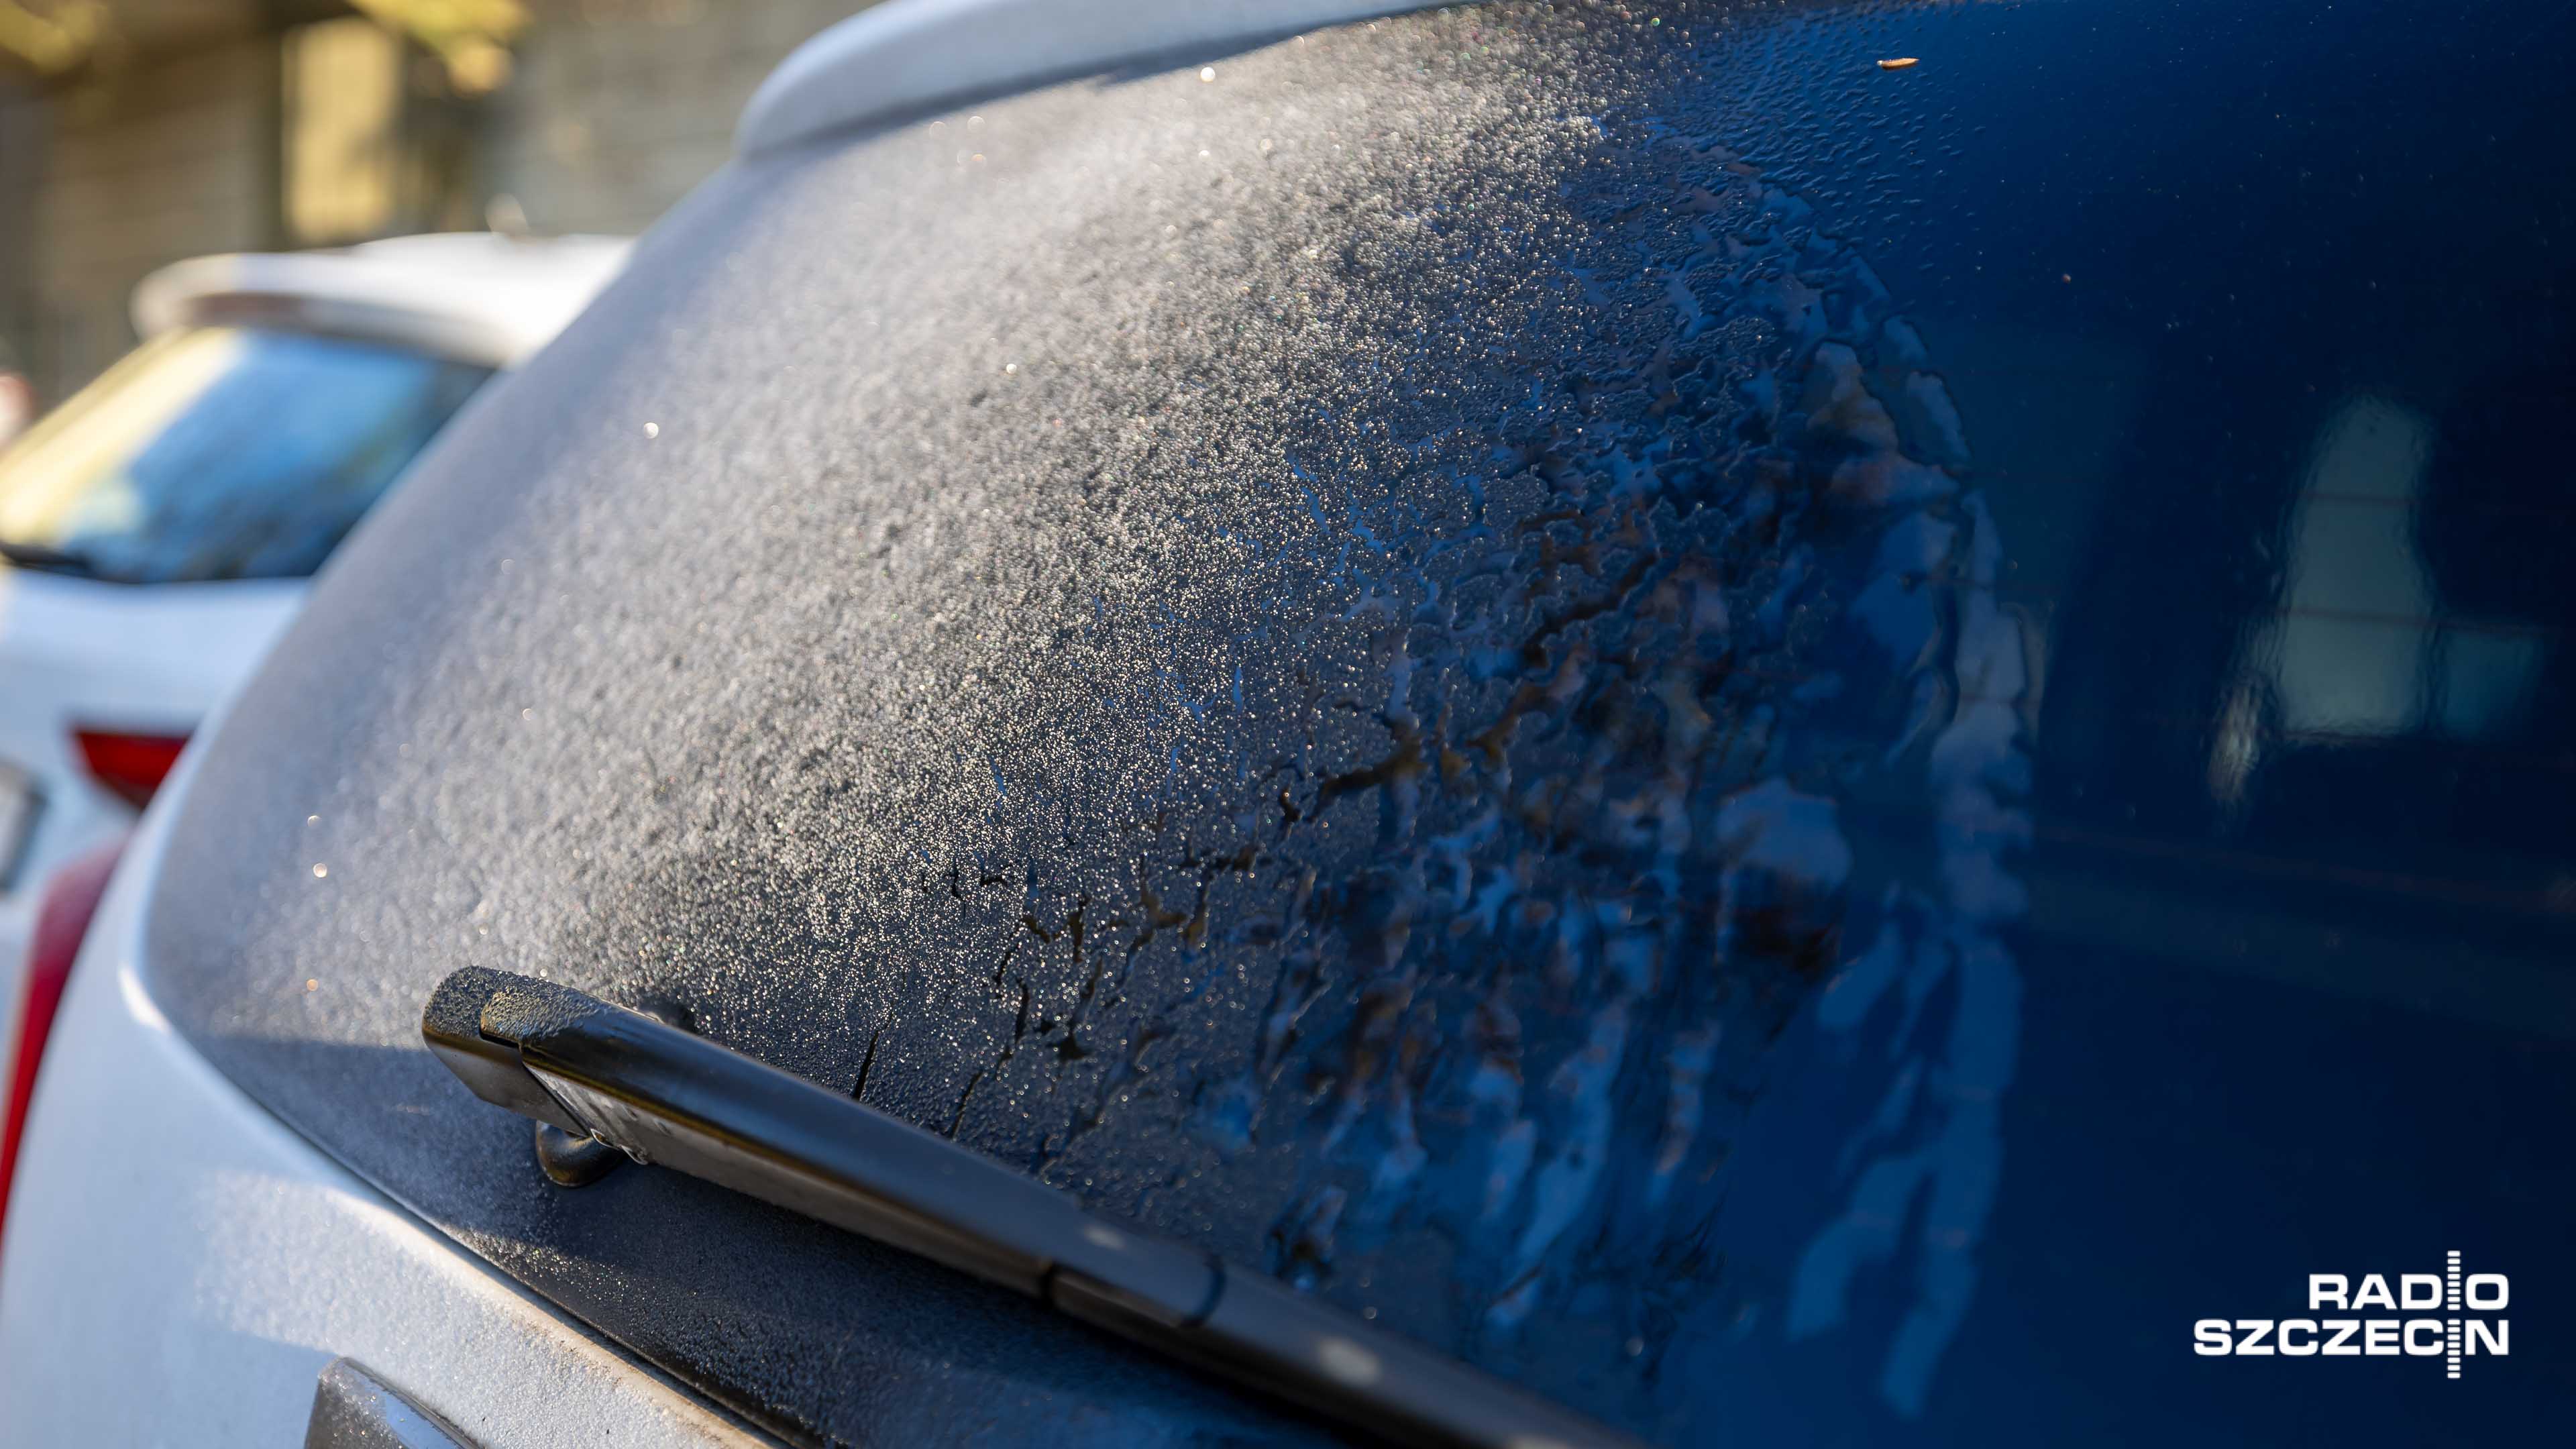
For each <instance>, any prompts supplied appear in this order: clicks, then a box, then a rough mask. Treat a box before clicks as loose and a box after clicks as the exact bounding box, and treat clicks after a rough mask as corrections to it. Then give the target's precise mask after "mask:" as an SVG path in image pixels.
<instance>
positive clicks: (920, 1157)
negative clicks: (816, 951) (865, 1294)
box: [421, 967, 1634, 1449]
mask: <svg viewBox="0 0 2576 1449" xmlns="http://www.w3.org/2000/svg"><path fill="white" fill-rule="evenodd" d="M421 1035H422V1037H423V1038H425V1039H426V1040H427V1041H428V1043H429V1045H430V1048H431V1049H432V1050H433V1051H435V1052H437V1054H438V1055H439V1057H440V1059H441V1060H443V1061H445V1062H446V1063H447V1066H448V1068H449V1070H451V1071H453V1072H455V1073H456V1075H457V1076H458V1078H460V1079H461V1080H462V1081H463V1082H464V1083H465V1085H466V1086H468V1087H470V1088H472V1089H473V1090H474V1093H475V1095H476V1096H479V1097H481V1098H482V1099H483V1100H485V1101H487V1102H491V1103H494V1104H496V1105H498V1106H502V1107H507V1108H509V1109H510V1110H511V1111H513V1112H516V1113H518V1114H520V1115H521V1116H524V1117H532V1118H534V1119H536V1120H537V1121H540V1122H547V1123H551V1124H553V1125H554V1126H556V1127H559V1128H562V1129H563V1130H564V1131H566V1132H569V1133H572V1134H573V1135H574V1136H576V1137H590V1138H596V1139H598V1140H599V1141H601V1142H605V1143H607V1144H608V1145H610V1146H612V1147H616V1148H618V1149H620V1150H621V1151H623V1152H625V1153H626V1155H627V1156H629V1157H632V1158H634V1159H636V1160H637V1161H641V1162H655V1163H660V1164H661V1165H663V1166H665V1167H672V1168H677V1169H678V1170H680V1171H682V1172H685V1173H688V1174H689V1175H690V1176H692V1177H701V1178H705V1179H707V1180H708V1181H710V1182H715V1183H720V1184H722V1185H724V1186H726V1187H729V1188H732V1189H734V1190H736V1191H738V1192H743V1193H748V1194H750V1195H751V1196H753V1197H756V1198H760V1199H762V1200H764V1201H767V1202H772V1203H776V1204H777V1205H779V1206H780V1207H784V1208H787V1209H788V1210H790V1211H792V1212H797V1213H802V1214H804V1215H805V1216H807V1217H810V1218H815V1219H817V1220H819V1221H822V1222H826V1223H830V1224H832V1225H834V1226H835V1227H839V1228H843V1229H846V1230H847V1231H850V1232H854V1233H858V1234H860V1235H861V1236H863V1237H868V1238H872V1239H875V1240H877V1241H879V1242H883V1243H889V1244H892V1245H894V1246H896V1247H900V1248H904V1249H907V1250H909V1251H911V1252H915V1253H919V1254H921V1255H923V1256H924V1257H928V1258H932V1259H935V1260H936V1261H938V1262H941V1263H945V1264H947V1265H948V1266H950V1267H952V1268H958V1269H962V1270H964V1271H966V1272H969V1273H972V1274H975V1275H976V1276H977V1277H980V1278H986V1279H989V1280H991V1281H993V1282H995V1283H999V1284H1001V1285H1003V1286H1004V1287H1007V1288H1011V1289H1015V1290H1017V1291H1019V1292H1021V1293H1025V1294H1027V1295H1029V1296H1030V1297H1032V1298H1036V1299H1038V1300H1040V1301H1042V1302H1044V1303H1047V1304H1050V1305H1052V1306H1054V1307H1055V1308H1057V1309H1060V1310H1062V1311H1063V1312H1065V1313H1069V1314H1071V1315H1073V1316H1074V1317H1076V1318H1080V1319H1082V1320H1084V1321H1085V1322H1088V1323H1091V1324H1094V1325H1096V1326H1098V1327H1100V1328H1104V1329H1107V1330H1108V1331H1109V1332H1111V1333H1114V1334H1117V1335H1119V1336H1121V1337H1123V1338H1127V1339H1130V1340H1132V1341H1134V1342H1136V1343H1140V1344H1143V1345H1145V1346H1147V1347H1149V1348H1153V1349H1156V1350H1159V1351H1161V1352H1164V1353H1167V1354H1170V1355H1172V1356H1173V1357H1175V1358H1179V1359H1183V1360H1186V1361H1188V1362H1190V1363H1192V1364H1195V1365H1197V1366H1199V1367H1202V1368H1207V1369H1211V1370H1214V1371H1216V1372H1218V1373H1222V1374H1226V1375H1229V1376H1231V1377H1233V1378H1235V1379H1237V1380H1239V1381H1241V1382H1243V1383H1245V1384H1248V1385H1250V1386H1251V1387H1253V1388H1256V1389H1259V1390H1262V1391H1264V1392H1266V1393H1270V1394H1274V1395H1277V1396H1278V1397H1280V1398H1282V1399H1285V1400H1287V1401H1289V1402H1291V1403H1294V1404H1296V1405H1299V1406H1301V1407H1303V1408H1305V1409H1307V1410H1308V1411H1309V1412H1312V1413H1315V1414H1318V1415H1321V1416H1324V1417H1326V1418H1329V1419H1331V1420H1333V1421H1335V1422H1336V1423H1339V1424H1341V1425H1344V1426H1346V1427H1349V1428H1355V1429H1360V1430H1364V1431H1366V1432H1368V1433H1369V1434H1372V1435H1375V1436H1377V1437H1380V1438H1383V1439H1389V1440H1394V1441H1397V1442H1400V1443H1407V1444H1425V1445H1450V1446H1469V1445H1473V1446H1491V1449H1503V1446H1511V1449H1548V1446H1560V1445H1561V1446H1568V1449H1572V1446H1577V1445H1605V1446H1606V1445H1621V1446H1632V1445H1633V1443H1634V1441H1632V1440H1630V1439H1628V1438H1626V1437H1625V1436H1623V1435H1621V1434H1618V1433H1616V1432H1615V1431H1613V1430H1610V1429H1608V1428H1605V1427H1603V1426H1602V1425H1599V1424H1596V1423H1594V1422H1592V1421H1591V1420H1589V1419H1586V1418H1584V1417H1582V1416H1581V1415H1578V1414H1575V1413H1573V1412H1571V1411H1570V1410H1566V1409H1563V1408H1560V1407H1558V1406H1556V1405H1554V1404H1551V1403H1548V1402H1546V1401H1545V1400H1542V1399H1538V1398H1535V1397H1533V1396H1531V1395H1528V1394H1525V1393H1523V1392H1521V1391H1520V1390H1518V1389H1515V1388H1512V1387H1510V1386H1509V1385H1506V1384H1504V1383H1502V1382H1501V1381H1499V1380H1497V1379H1494V1378H1492V1377H1490V1376H1488V1375H1486V1374H1484V1373H1481V1372H1479V1371H1478V1370H1476V1369H1473V1368H1470V1367H1468V1366H1467V1365H1466V1364H1463V1363H1460V1362H1459V1361H1457V1360H1456V1359H1453V1358H1450V1357H1448V1356H1447V1355H1445V1354H1440V1353H1436V1352H1434V1351H1432V1350H1430V1349H1427V1348H1424V1347H1421V1346H1420V1345H1417V1344H1415V1343H1413V1342H1411V1341H1409V1340H1406V1339H1404V1338H1401V1337H1398V1336H1396V1335H1395V1334H1392V1333H1389V1332H1387V1331H1385V1330H1382V1329H1379V1328H1377V1327H1374V1326H1372V1325H1370V1324H1367V1323H1364V1322H1362V1321H1361V1320H1359V1319H1358V1318H1356V1317H1353V1316H1352V1315H1350V1314H1347V1313H1344V1312H1342V1311H1341V1310H1340V1309H1337V1308H1334V1307H1331V1306H1330V1305H1327V1304H1324V1303H1320V1302H1318V1301H1316V1300H1314V1299H1312V1298H1309V1297H1306V1296H1305V1295H1303V1294H1300V1293H1298V1292H1296V1291H1294V1290H1292V1289H1290V1288H1287V1287H1284V1286H1282V1285H1281V1284H1279V1283H1277V1282H1275V1281H1273V1280H1272V1279H1270V1278H1267V1277H1265V1276H1263V1275H1261V1274H1258V1273H1251V1272H1245V1271H1242V1270H1239V1269H1236V1268H1232V1267H1230V1266H1228V1265H1227V1264H1226V1263H1225V1262H1223V1261H1222V1260H1220V1259H1218V1258H1216V1257H1214V1256H1213V1255H1211V1254H1208V1253H1204V1252H1201V1251H1199V1250H1197V1249H1195V1248H1189V1247H1185V1246H1182V1245H1181V1244H1178V1243H1173V1242H1168V1241H1165V1240H1163V1239H1160V1238H1153V1237H1148V1236H1145V1235H1143V1234H1140V1233H1136V1232H1131V1231H1129V1230H1127V1229H1125V1228H1121V1227H1117V1226H1113V1225H1112V1224H1110V1223H1109V1222H1107V1221H1105V1220H1103V1219H1101V1218H1098V1217H1095V1216H1093V1215H1092V1214H1090V1213H1088V1212H1085V1211H1084V1210H1083V1209H1082V1208H1081V1206H1080V1205H1079V1204H1077V1203H1076V1202H1075V1201H1074V1200H1073V1198H1071V1197H1070V1196H1068V1195H1067V1194H1065V1193H1063V1192H1060V1191H1058V1190H1056V1189H1055V1188H1052V1187H1049V1186H1047V1185H1046V1184H1044V1183H1042V1182H1039V1181H1037V1180H1036V1179H1034V1178H1030V1177H1026V1176H1023V1175H1021V1174H1020V1173H1017V1172H1014V1171H1012V1170H1011V1169H1009V1168H1007V1167H1004V1166H1002V1165H1001V1164H1000V1163H997V1162H994V1161H993V1160H991V1159H990V1158H987V1157H984V1156H982V1155H981V1154H979V1153H977V1152H975V1151H974V1150H972V1149H970V1148H966V1147H961V1146H959V1145H957V1144H956V1143H954V1142H951V1141H949V1140H947V1139H946V1138H943V1137H937V1136H933V1135H932V1134H930V1133H928V1132H924V1131H922V1130H921V1129H920V1128H917V1127H914V1126H913V1125H911V1124H910V1123H908V1122H904V1121H901V1120H899V1119H897V1118H894V1117H891V1116H888V1115H887V1114H885V1113H883V1112H879V1111H877V1110H876V1109H875V1108H873V1107H868V1106H865V1105H863V1104H861V1103H859V1102H856V1101H853V1100H851V1099H850V1098H847V1097H844V1096H841V1095H839V1094H838V1093H834V1092H829V1091H826V1090H824V1089H823V1088H821V1087H818V1086H815V1085H814V1084H813V1083H811V1082H808V1081H806V1080H805V1079H804V1078H802V1077H797V1076H791V1075H789V1074H788V1073H786V1072H782V1071H780V1070H778V1069H777V1068H775V1067H771V1066H769V1065H767V1064H765V1063H762V1062H758V1061H755V1060H753V1059H752V1058H750V1057H747V1056H743V1055H742V1054H740V1053H738V1052H734V1051H730V1050H727V1049H726V1048H724V1047H721V1046H718V1045H716V1044H715V1043H713V1042H710V1041H707V1040H705V1039H703V1038H700V1037H696V1036H692V1035H690V1034H689V1033H687V1032H685V1031H682V1030H680V1029H679V1028H678V1027H674V1026H670V1025H666V1024H665V1023H663V1022H660V1021H657V1020H655V1019H653V1018H652V1017H649V1016H645V1015H643V1014H641V1013H640V1012H634V1011H629V1010H627V1009H625V1008H624V1007H619V1006H612V1005H610V1004H608V1003H606V1002H603V1001H601V1000H599V999H598V998H596V997H592V996H588V995H585V994H583V993H581V992H579V991H575V990H573V989H571V988H569V987H565V986H557V985H554V984H553V983H551V982H546V981H539V980H536V979H534V978H531V977H526V976H515V975H511V974H510V973H508V972H502V971H490V970H485V969H483V968H481V967H468V968H466V969H465V970H462V971H458V972H456V973H454V974H453V975H451V976H449V977H448V978H447V979H446V980H445V981H443V982H441V983H440V984H439V987H438V990H437V992H436V993H435V994H434V995H432V996H431V997H430V1001H429V1008H428V1010H427V1011H426V1012H425V1013H424V1014H423V1015H422V1018H421Z"/></svg>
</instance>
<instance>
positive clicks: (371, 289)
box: [133, 232, 630, 367]
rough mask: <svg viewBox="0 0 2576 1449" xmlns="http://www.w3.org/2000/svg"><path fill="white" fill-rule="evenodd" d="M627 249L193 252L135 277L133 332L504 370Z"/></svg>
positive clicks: (514, 241) (451, 244)
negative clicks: (249, 328) (385, 354)
mask: <svg viewBox="0 0 2576 1449" xmlns="http://www.w3.org/2000/svg"><path fill="white" fill-rule="evenodd" d="M629 246H630V243H629V242H628V240H627V239H626V238H623V237H610V236H562V237H545V238H522V237H510V236H501V235H497V234H494V233H490V232H457V233H448V234H442V235H429V236H406V237H392V238H388V239H386V240H383V241H373V242H364V243H361V244H359V245H356V246H351V247H344V248H336V249H332V250H328V251H310V252H240V253H232V254H228V255H221V256H209V257H197V258H193V259H191V260H188V261H184V262H178V263H174V264H172V265H170V266H167V267H163V268H162V269H160V270H159V271H157V272H154V273H152V274H151V275H150V276H148V277H145V278H144V279H143V281H142V283H141V284H140V285H138V286H137V287H136V288H135V289H134V303H133V314H134V326H135V330H136V331H137V332H140V333H141V334H142V335H144V336H146V337H150V336H153V335H155V334H158V333H161V332H166V331H168V330H170V329H171V328H174V327H182V326H192V325H206V324H211V323H225V322H232V323H241V322H257V323H265V324H270V325H282V326H288V327H293V328H296V329H299V330H305V331H315V332H330V333H336V334H341V335H347V336H356V337H363V338H367V339H370V340H375V341H385V342H395V343H400V344H403V345H406V346H411V347H416V348H420V349H423V350H427V351H431V352H436V353H440V354H442V355H445V356H450V357H454V358H457V359H459V360H462V361H473V362H480V363H484V364H486V365H488V366H493V367H507V366H511V365H513V364H515V363H517V362H519V361H521V360H523V359H525V358H526V357H528V356H529V355H530V354H532V353H534V352H535V351H536V350H537V349H538V348H540V347H543V346H545V344H546V343H547V342H549V341H551V340H552V339H553V337H554V335H555V334H556V333H557V332H560V331H562V330H563V327H564V324H565V323H567V322H570V321H571V320H572V319H573V318H574V317H575V316H576V315H578V314H579V313H580V311H581V309H582V308H583V307H584V306H587V305H588V304H589V302H590V299H591V298H592V297H593V296H594V295H596V294H597V293H598V291H599V289H600V288H601V287H603V286H606V285H607V284H608V280H609V279H610V278H611V277H614V276H615V275H616V274H617V272H618V269H619V268H620V267H622V266H624V265H625V261H626V253H627V249H628V247H629Z"/></svg>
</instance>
